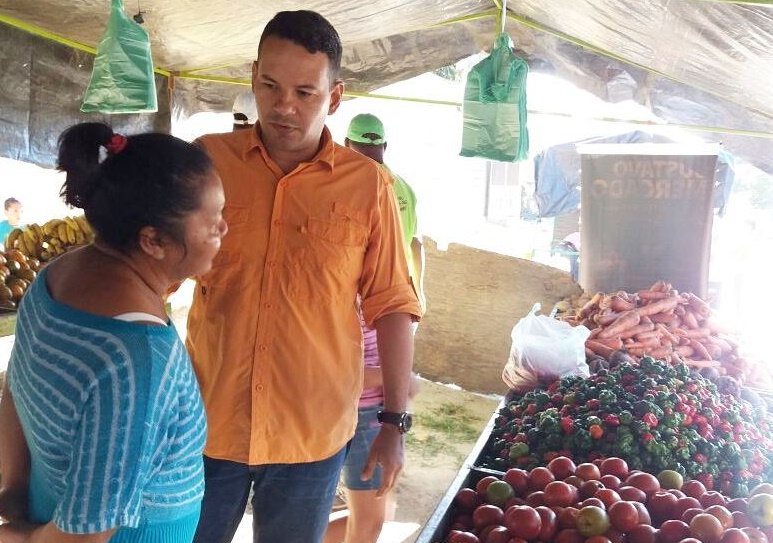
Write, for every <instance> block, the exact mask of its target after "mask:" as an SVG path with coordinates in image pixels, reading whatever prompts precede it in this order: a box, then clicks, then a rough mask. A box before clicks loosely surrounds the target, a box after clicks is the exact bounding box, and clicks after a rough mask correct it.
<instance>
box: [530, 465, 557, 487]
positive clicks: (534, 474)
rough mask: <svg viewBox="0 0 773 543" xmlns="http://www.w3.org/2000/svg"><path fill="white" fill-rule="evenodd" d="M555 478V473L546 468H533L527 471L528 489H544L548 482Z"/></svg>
mask: <svg viewBox="0 0 773 543" xmlns="http://www.w3.org/2000/svg"><path fill="white" fill-rule="evenodd" d="M555 480H556V477H555V475H553V473H552V472H551V471H550V470H549V469H548V468H546V467H542V466H540V467H537V468H534V469H532V470H531V471H530V472H529V490H544V489H545V487H546V486H547V484H548V483H549V482H551V481H555Z"/></svg>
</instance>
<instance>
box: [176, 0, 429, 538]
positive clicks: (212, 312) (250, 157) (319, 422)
mask: <svg viewBox="0 0 773 543" xmlns="http://www.w3.org/2000/svg"><path fill="white" fill-rule="evenodd" d="M340 64H341V42H340V39H339V37H338V33H337V32H336V30H335V29H334V28H333V26H332V25H331V24H330V23H329V22H328V21H327V20H326V19H325V18H324V17H322V16H321V15H319V14H318V13H315V12H312V11H306V10H301V11H283V12H280V13H277V14H276V15H275V16H274V18H272V19H271V20H270V21H269V22H268V24H267V25H266V26H265V28H264V30H263V34H262V35H261V38H260V42H259V44H258V57H257V60H256V61H255V62H254V63H253V65H252V91H253V93H254V95H255V101H256V106H257V110H258V122H257V123H256V124H255V127H254V128H253V129H252V130H238V131H232V132H229V133H224V134H210V135H206V136H203V137H202V138H200V139H199V140H198V144H199V145H200V146H201V147H202V148H203V149H205V150H206V152H207V153H208V154H209V155H210V157H211V158H212V160H213V162H214V164H215V168H216V169H217V171H218V172H219V174H220V177H221V178H222V180H223V186H224V189H225V195H226V208H225V212H224V213H225V216H226V220H227V221H228V223H229V227H230V232H229V235H228V237H227V238H225V240H224V241H223V248H222V250H221V252H220V254H219V255H218V257H217V259H216V261H215V264H214V265H213V268H212V271H211V272H209V273H207V274H204V275H202V276H200V277H198V278H197V285H196V289H195V293H194V297H193V303H192V306H191V309H190V312H189V318H188V335H187V346H188V350H189V352H190V353H191V358H192V359H193V364H194V368H195V371H196V374H197V377H198V379H199V383H200V385H201V389H202V395H203V397H204V402H205V405H206V409H207V422H208V424H209V433H208V436H207V446H206V449H205V457H204V465H205V478H206V490H205V495H204V503H203V506H202V516H201V522H200V523H199V528H198V530H197V534H196V538H195V541H196V542H197V543H224V542H225V543H227V542H229V541H231V539H232V538H233V535H234V533H235V531H236V529H237V527H238V525H239V522H240V521H241V520H242V518H243V516H244V510H245V506H246V502H247V499H248V496H249V494H250V490H252V512H253V514H252V520H253V537H254V540H255V541H260V543H316V542H319V541H321V540H322V536H323V534H324V532H325V529H326V528H327V524H328V516H329V514H330V510H331V504H332V501H333V496H334V493H335V489H336V484H337V482H338V479H339V476H340V472H341V466H342V464H343V460H344V456H345V455H346V446H347V443H348V442H349V440H350V439H351V438H352V436H353V435H354V430H355V427H356V424H357V401H358V399H359V396H360V392H361V390H362V379H363V369H362V368H363V366H362V350H361V349H362V334H361V331H360V323H359V314H358V311H357V300H358V297H360V299H361V300H362V310H363V314H364V317H365V320H366V322H367V323H368V325H369V326H371V327H374V326H375V328H376V329H377V330H378V340H379V342H378V350H379V355H380V358H381V370H382V374H383V381H384V414H383V415H382V418H383V419H384V420H385V421H386V420H388V421H389V422H388V423H385V424H383V425H382V426H381V428H380V431H379V434H378V436H377V437H376V439H375V440H374V442H373V445H372V446H371V448H370V453H369V456H368V462H367V466H366V473H365V477H370V475H371V474H372V472H373V470H374V469H375V467H376V466H377V465H380V466H381V472H382V481H381V487H380V489H379V492H380V493H381V494H383V493H386V492H387V491H388V490H389V489H391V488H392V487H393V486H394V484H395V481H396V479H397V476H398V475H399V473H400V470H401V469H402V464H403V456H404V451H403V447H404V435H403V433H404V432H405V431H406V430H407V427H406V425H405V424H404V421H405V420H406V418H408V414H407V412H406V407H407V402H408V391H409V384H410V374H411V366H412V361H413V335H412V333H411V323H412V321H414V320H418V318H419V316H420V314H421V309H420V306H419V303H418V300H417V297H416V294H415V292H414V289H413V286H412V285H411V281H410V277H409V273H408V267H407V265H406V262H405V258H404V257H403V249H402V242H401V239H400V238H401V233H400V225H399V215H398V211H397V206H396V205H395V197H394V192H393V191H392V188H391V183H390V181H389V179H388V176H387V174H386V172H385V171H383V170H382V169H381V168H380V167H379V166H378V164H376V163H374V162H373V161H371V160H368V159H367V158H365V157H363V156H362V155H360V154H359V153H356V152H354V151H352V150H350V149H347V148H345V147H343V146H340V145H337V144H335V143H334V142H333V140H332V138H331V135H330V131H329V130H328V129H327V128H326V127H325V119H326V118H327V116H328V115H329V114H332V113H334V112H335V111H336V109H337V108H338V106H339V104H340V101H341V97H342V94H343V83H342V82H341V80H340V79H339V71H340Z"/></svg>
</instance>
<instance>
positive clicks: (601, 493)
mask: <svg viewBox="0 0 773 543" xmlns="http://www.w3.org/2000/svg"><path fill="white" fill-rule="evenodd" d="M593 497H594V498H598V499H600V500H601V501H602V502H604V506H605V507H606V508H607V509H609V506H610V505H612V504H613V503H615V502H619V501H620V494H618V493H617V492H615V491H614V490H612V489H611V488H600V489H599V490H597V491H596V493H595V494H594V495H593Z"/></svg>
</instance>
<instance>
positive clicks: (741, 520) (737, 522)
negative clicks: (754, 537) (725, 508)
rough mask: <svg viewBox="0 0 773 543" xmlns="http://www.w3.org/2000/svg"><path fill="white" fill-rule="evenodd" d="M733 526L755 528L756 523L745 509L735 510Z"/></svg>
mask: <svg viewBox="0 0 773 543" xmlns="http://www.w3.org/2000/svg"><path fill="white" fill-rule="evenodd" d="M732 515H733V528H754V523H753V522H752V519H750V518H749V515H747V514H746V513H744V512H743V511H733V512H732Z"/></svg>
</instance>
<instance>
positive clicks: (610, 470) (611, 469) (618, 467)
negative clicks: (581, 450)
mask: <svg viewBox="0 0 773 543" xmlns="http://www.w3.org/2000/svg"><path fill="white" fill-rule="evenodd" d="M599 469H600V471H601V475H614V476H615V477H618V478H620V480H623V479H625V478H626V477H628V463H627V462H626V461H625V460H623V459H622V458H618V457H616V456H610V457H609V458H605V459H604V460H602V461H601V466H600V467H599Z"/></svg>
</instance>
